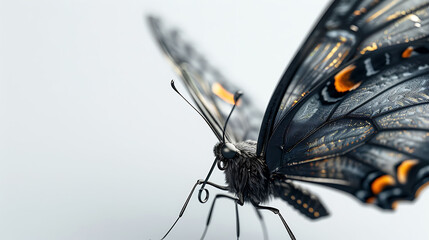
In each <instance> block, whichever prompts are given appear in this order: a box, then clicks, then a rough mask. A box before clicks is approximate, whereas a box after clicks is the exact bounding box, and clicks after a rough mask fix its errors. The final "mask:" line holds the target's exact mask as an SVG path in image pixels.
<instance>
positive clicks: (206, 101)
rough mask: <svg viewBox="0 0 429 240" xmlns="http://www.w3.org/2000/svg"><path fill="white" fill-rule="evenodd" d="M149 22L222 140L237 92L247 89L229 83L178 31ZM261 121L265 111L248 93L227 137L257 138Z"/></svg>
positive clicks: (240, 138)
mask: <svg viewBox="0 0 429 240" xmlns="http://www.w3.org/2000/svg"><path fill="white" fill-rule="evenodd" d="M149 22H150V26H151V28H152V31H153V33H154V35H155V37H156V39H157V41H158V43H159V44H160V45H161V47H162V49H163V51H164V53H165V54H166V55H167V57H168V58H169V59H170V61H171V63H172V64H173V66H174V68H175V70H176V72H177V73H178V74H179V76H180V77H181V78H182V80H183V81H184V83H185V85H186V87H187V90H188V92H189V93H190V94H191V96H192V98H193V99H194V101H195V103H196V104H197V107H198V108H199V110H200V111H201V113H202V114H203V115H204V116H205V117H206V118H207V120H208V121H209V122H211V123H212V124H213V125H214V127H215V131H216V132H217V133H216V135H217V136H218V138H219V137H221V136H222V132H223V127H224V124H225V120H226V118H227V116H228V114H229V112H230V111H231V108H232V106H233V104H234V93H235V92H236V91H239V90H243V89H240V88H238V87H237V86H234V85H233V84H231V83H230V82H229V81H227V80H226V78H225V77H224V76H223V75H222V74H221V73H220V72H219V71H218V70H217V69H216V68H214V67H213V66H211V65H210V64H209V63H208V62H207V61H206V59H205V58H204V57H203V56H202V55H201V54H200V53H199V52H198V51H197V50H195V48H194V47H193V46H192V45H191V44H190V43H188V42H187V41H185V40H184V39H183V37H182V35H181V34H180V33H179V32H178V31H177V30H174V29H167V28H166V27H165V26H164V25H163V24H162V22H161V21H160V20H159V19H157V18H154V17H149ZM261 121H262V112H261V111H259V110H258V109H257V108H256V107H255V106H254V105H253V104H252V102H251V100H250V98H249V97H248V96H247V95H246V93H244V95H243V97H241V98H240V100H239V102H238V103H237V107H236V110H235V112H234V114H233V115H232V116H231V119H230V121H229V123H228V127H227V131H226V137H227V139H229V141H232V142H238V141H242V140H247V139H256V138H257V136H258V133H259V126H260V123H261Z"/></svg>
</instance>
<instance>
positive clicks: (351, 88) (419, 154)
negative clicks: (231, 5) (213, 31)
mask: <svg viewBox="0 0 429 240" xmlns="http://www.w3.org/2000/svg"><path fill="white" fill-rule="evenodd" d="M428 22H429V1H427V0H384V1H383V0H336V1H333V2H332V3H331V5H330V6H329V8H328V9H327V11H326V12H325V13H324V14H323V16H322V17H321V19H320V21H319V22H318V24H317V25H316V26H315V28H314V29H313V30H312V31H311V33H310V35H309V37H308V38H307V40H306V41H305V42H304V44H303V45H302V47H301V48H300V49H299V51H298V53H297V54H296V56H295V58H294V59H293V60H292V62H291V63H290V65H289V67H288V68H287V70H286V71H285V73H284V74H283V76H282V77H281V79H280V81H279V83H278V85H277V87H276V89H275V90H274V92H273V94H272V97H271V99H270V102H269V104H268V106H267V108H266V110H265V113H264V114H262V112H261V111H260V110H259V109H258V108H257V107H256V106H255V104H254V103H253V102H252V98H251V97H250V96H247V95H246V94H245V93H244V94H243V95H242V94H241V93H240V92H239V90H240V89H241V88H239V87H237V86H235V85H234V84H233V83H231V82H229V81H228V80H227V79H226V78H225V77H224V76H223V75H222V73H220V72H219V71H218V70H217V69H216V68H215V67H213V66H212V65H210V63H208V62H207V60H206V59H205V58H204V57H203V56H202V55H201V54H200V53H199V52H198V51H197V50H195V49H194V47H192V45H191V44H189V43H188V42H186V41H185V40H183V39H182V38H181V36H180V34H179V33H178V32H177V31H175V30H170V29H167V28H165V27H164V26H163V24H162V22H161V21H160V20H159V19H157V18H154V17H149V23H150V26H151V29H152V32H153V33H154V35H155V37H156V39H157V41H158V43H159V44H160V46H161V48H162V49H163V51H164V53H165V54H166V55H167V57H168V58H169V59H170V60H171V62H172V63H173V66H174V67H175V69H176V70H177V72H178V74H179V75H180V77H181V78H182V80H183V82H184V84H185V86H186V88H187V90H188V92H189V93H190V95H191V97H192V99H193V100H194V102H195V104H196V108H197V109H198V112H199V113H200V114H201V116H202V117H203V119H204V120H205V121H206V122H207V123H208V125H209V126H210V128H211V129H212V131H213V132H214V134H215V136H216V137H217V138H218V140H219V143H218V144H216V145H215V147H214V153H215V160H214V162H213V165H212V167H211V169H210V171H209V173H208V175H207V177H206V178H205V179H204V180H198V181H197V183H196V184H195V185H194V187H193V188H192V191H191V194H190V195H189V196H188V199H187V201H186V202H185V205H184V207H183V208H182V211H181V213H180V215H179V218H180V217H181V216H182V214H183V212H184V210H185V208H186V206H187V204H188V202H189V199H190V197H191V195H192V193H193V191H194V190H195V189H196V187H197V186H199V185H200V189H199V194H198V197H199V200H200V202H206V201H207V200H208V198H209V192H208V190H207V188H205V187H206V186H207V185H210V186H213V187H215V188H219V189H221V190H225V191H228V192H230V193H232V194H233V196H230V195H224V194H219V195H216V196H215V198H214V201H213V204H214V202H215V201H216V199H218V198H220V197H224V198H229V199H232V200H234V201H235V203H236V206H237V204H238V205H243V204H244V203H245V202H247V203H250V204H252V205H253V206H254V207H255V209H258V210H269V211H271V212H273V213H275V214H277V215H278V216H279V217H280V219H281V220H282V222H283V224H284V226H285V228H286V229H287V231H288V233H289V235H290V237H291V238H292V239H295V237H294V235H293V233H292V231H291V230H290V228H289V227H288V225H287V223H286V221H285V220H284V218H283V217H282V215H281V213H280V212H279V210H278V209H275V208H273V207H268V206H264V205H262V204H263V203H265V202H267V200H268V199H269V197H271V196H274V197H278V198H281V199H283V200H284V201H286V202H288V203H289V204H291V205H292V206H293V207H294V208H296V209H297V210H298V211H299V212H300V213H302V214H303V215H304V216H306V217H308V218H311V219H317V218H321V217H323V216H327V215H328V211H327V210H326V208H325V207H324V205H323V203H322V202H321V200H320V199H319V198H318V197H316V196H315V195H314V194H312V193H310V192H308V191H307V190H303V189H302V188H301V187H299V186H298V185H296V183H295V182H296V181H304V182H310V183H316V184H320V185H323V186H328V187H331V188H335V189H338V190H341V191H343V192H345V193H348V194H351V195H352V196H354V197H355V198H356V199H358V200H360V201H362V202H364V203H367V204H373V205H375V206H378V207H380V208H382V209H394V208H395V207H396V205H397V203H398V201H403V200H409V201H412V200H414V199H415V198H416V197H417V196H418V195H419V193H420V192H421V190H422V189H423V188H424V187H425V186H427V185H429V41H428V40H429V38H428V35H429V24H428ZM172 86H173V87H174V85H172ZM176 90H177V89H176ZM231 109H233V111H232V110H231ZM216 166H217V167H218V168H219V169H220V170H222V171H224V172H225V177H226V183H227V185H226V186H221V185H218V184H215V183H212V182H210V181H208V180H209V177H210V175H211V173H212V171H213V170H214V168H215V167H216ZM212 209H213V208H212ZM210 217H211V211H210V213H209V219H208V222H209V221H210ZM179 218H178V219H179ZM178 219H177V220H176V222H175V223H174V224H173V226H172V227H171V228H170V229H169V231H168V232H167V234H168V233H169V232H170V231H171V229H172V228H173V227H174V225H175V224H176V223H177V221H178ZM206 229H207V228H206ZM167 234H166V235H165V236H164V238H165V237H166V236H167ZM238 235H239V228H238V224H237V237H238ZM203 236H204V235H203Z"/></svg>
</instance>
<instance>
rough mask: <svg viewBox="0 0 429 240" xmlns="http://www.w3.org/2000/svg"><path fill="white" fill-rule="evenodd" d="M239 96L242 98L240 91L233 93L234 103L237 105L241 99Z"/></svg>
mask: <svg viewBox="0 0 429 240" xmlns="http://www.w3.org/2000/svg"><path fill="white" fill-rule="evenodd" d="M241 96H243V92H242V91H237V92H235V93H234V102H235V103H237V102H238V99H240V98H241Z"/></svg>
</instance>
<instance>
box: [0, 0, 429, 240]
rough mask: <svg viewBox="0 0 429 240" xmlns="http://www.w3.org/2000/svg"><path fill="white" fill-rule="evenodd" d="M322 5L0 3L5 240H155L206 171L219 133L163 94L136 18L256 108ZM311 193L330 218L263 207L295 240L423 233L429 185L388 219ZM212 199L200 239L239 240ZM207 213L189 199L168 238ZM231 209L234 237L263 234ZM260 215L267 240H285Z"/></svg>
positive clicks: (227, 206)
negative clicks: (183, 37)
mask: <svg viewBox="0 0 429 240" xmlns="http://www.w3.org/2000/svg"><path fill="white" fill-rule="evenodd" d="M326 3H327V1H320V0H312V1H310V0H307V1H292V0H269V1H264V2H262V1H244V0H241V1H234V2H233V3H231V1H227V0H217V1H202V0H181V1H173V0H164V1H155V0H153V1H152V0H146V1H144V0H143V1H142V0H140V1H137V0H126V1H101V0H100V1H94V0H93V1H83V0H77V1H66V0H62V1H54V0H51V1H48V0H39V1H24V0H14V1H1V2H0V18H1V20H0V61H1V62H0V239H45V240H48V239H64V240H67V239H103V240H104V239H106V240H107V239H159V238H160V237H161V236H162V235H163V234H164V233H165V231H166V230H167V229H168V228H169V227H170V224H171V223H172V222H173V221H174V220H175V218H176V216H177V215H178V213H179V211H180V208H181V206H182V204H183V202H184V200H185V198H186V196H187V194H188V193H189V190H190V188H191V186H192V185H193V184H194V182H195V180H196V179H199V178H203V177H205V175H206V173H207V171H208V169H209V167H210V164H211V162H212V160H213V153H212V147H213V145H214V144H215V142H216V138H215V137H214V135H213V133H212V132H211V131H210V129H209V128H208V127H207V126H206V125H205V123H204V121H203V120H202V119H201V118H200V117H199V116H198V115H197V114H196V113H195V112H194V111H193V110H192V109H191V108H190V107H189V106H187V105H186V104H185V102H184V101H182V100H181V99H180V98H179V96H177V95H176V94H175V93H174V92H173V91H172V90H171V88H170V86H169V83H170V80H171V79H177V77H176V76H175V75H174V72H173V71H172V69H171V67H170V66H169V64H168V63H167V61H166V60H165V58H164V57H163V55H162V54H161V51H160V50H159V49H158V46H157V45H156V43H155V41H154V40H153V39H152V37H151V35H150V32H149V30H148V27H147V24H146V22H145V21H144V19H143V17H144V16H145V15H147V14H149V13H155V14H157V15H158V16H161V17H162V18H164V19H167V20H168V22H169V23H172V24H173V25H176V26H179V27H180V28H181V29H182V30H183V31H184V32H186V34H187V36H189V37H190V38H191V39H193V42H194V43H196V46H197V47H198V48H199V49H202V52H205V53H206V55H207V57H208V59H211V60H212V62H213V63H214V65H216V66H218V67H219V68H220V69H222V70H223V72H224V74H225V75H226V76H229V77H230V79H231V80H233V81H235V82H236V83H237V84H238V85H240V86H242V87H243V89H244V90H245V94H249V95H251V96H254V99H255V101H257V102H258V104H259V106H260V108H261V109H264V108H265V106H266V104H267V102H268V100H269V97H270V94H271V92H272V91H273V89H274V87H275V86H276V83H277V81H278V79H279V78H280V76H281V74H282V72H283V71H284V69H285V67H286V65H287V63H288V62H289V61H290V58H291V57H292V55H293V54H294V53H295V51H296V50H297V49H298V47H299V44H300V42H302V41H303V39H304V38H305V36H306V34H307V33H308V31H309V30H310V29H311V26H312V25H313V24H314V23H315V21H316V20H317V18H318V17H319V16H320V14H321V12H322V11H323V9H324V8H325V6H326ZM176 82H179V81H176ZM178 87H179V89H181V90H182V92H185V91H184V88H183V86H181V85H179V84H178ZM211 180H212V181H214V182H218V183H220V184H223V175H222V173H220V172H219V171H216V172H215V174H214V175H213V177H212V179H211ZM307 187H309V188H311V189H312V190H315V192H317V193H318V194H319V196H320V197H321V198H322V199H323V201H324V202H325V204H326V205H327V206H328V208H329V210H330V212H331V216H330V217H329V218H327V219H325V220H321V221H316V222H311V221H308V220H306V219H305V218H304V217H302V216H300V215H299V214H298V213H297V212H296V211H295V210H293V209H292V208H291V207H289V206H287V204H285V203H284V202H282V201H279V200H274V201H272V202H271V203H270V205H272V206H275V207H278V208H280V210H281V211H282V213H283V215H284V216H285V218H286V220H287V221H288V222H289V224H290V226H291V228H292V229H293V230H294V233H295V235H296V236H297V237H298V239H381V238H384V239H429V228H428V227H427V224H428V222H429V206H428V202H429V191H425V192H423V194H422V195H421V196H420V198H419V199H418V200H417V201H416V202H415V203H413V204H409V203H404V204H400V205H399V208H398V210H397V211H396V212H394V213H391V212H383V211H380V210H378V209H376V208H374V207H371V206H364V205H363V204H361V203H359V202H358V201H357V200H355V199H354V198H352V197H351V196H349V195H346V194H343V193H340V192H338V191H335V190H330V189H326V188H321V187H313V186H312V185H311V186H309V185H307ZM215 193H216V191H215V190H212V191H211V194H212V196H213V195H214V194H215ZM216 207H217V208H216V210H215V213H214V216H213V221H212V226H211V228H210V229H209V232H208V234H207V239H234V237H235V219H234V204H233V203H232V201H227V200H221V201H220V202H219V204H217V206H216ZM208 210H209V204H204V205H203V204H200V203H199V202H198V200H197V199H196V198H193V199H192V200H191V202H190V204H189V208H188V210H187V212H186V213H185V215H184V217H183V218H182V219H181V221H179V223H178V225H177V227H176V228H175V229H174V230H173V231H172V232H171V235H170V238H169V239H198V238H199V237H200V234H201V233H202V231H203V229H204V224H205V220H206V216H207V212H208ZM240 214H241V215H240V217H241V219H240V220H241V223H242V228H241V232H242V238H241V239H261V238H262V232H261V228H260V225H259V222H258V221H257V218H256V216H255V213H254V211H253V209H252V208H251V207H250V206H244V207H241V208H240ZM264 217H265V219H266V221H267V225H268V229H269V235H270V237H271V238H270V239H288V237H287V233H286V231H285V230H284V228H283V226H282V224H281V222H280V221H279V220H278V218H277V216H275V215H273V214H271V213H269V212H267V213H264Z"/></svg>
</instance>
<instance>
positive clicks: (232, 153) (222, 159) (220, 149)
mask: <svg viewBox="0 0 429 240" xmlns="http://www.w3.org/2000/svg"><path fill="white" fill-rule="evenodd" d="M214 154H215V156H216V158H217V160H218V161H217V166H218V168H219V169H220V170H222V171H223V170H225V169H226V168H227V167H228V163H229V162H230V161H233V160H234V159H235V158H237V157H238V156H240V154H241V152H240V150H238V149H237V147H236V146H235V145H234V144H232V143H229V142H226V143H223V142H220V143H218V144H216V146H215V147H214Z"/></svg>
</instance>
